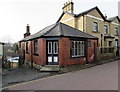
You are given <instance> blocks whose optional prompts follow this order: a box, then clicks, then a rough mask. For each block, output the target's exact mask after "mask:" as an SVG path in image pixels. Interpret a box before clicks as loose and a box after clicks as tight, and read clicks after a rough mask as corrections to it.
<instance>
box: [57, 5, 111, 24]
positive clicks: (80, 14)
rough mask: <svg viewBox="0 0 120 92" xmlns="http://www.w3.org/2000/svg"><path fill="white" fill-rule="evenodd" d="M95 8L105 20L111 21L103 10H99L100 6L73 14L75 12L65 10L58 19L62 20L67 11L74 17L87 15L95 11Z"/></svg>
mask: <svg viewBox="0 0 120 92" xmlns="http://www.w3.org/2000/svg"><path fill="white" fill-rule="evenodd" d="M95 9H96V10H97V11H98V13H99V14H100V15H101V17H102V18H103V20H105V21H108V22H110V21H109V20H107V19H106V18H105V17H104V15H103V14H102V12H101V11H100V10H99V8H98V7H97V6H95V7H93V8H91V9H89V10H86V11H84V12H81V13H79V14H73V13H69V12H67V11H65V12H63V13H62V14H61V16H60V17H59V19H58V20H57V22H59V21H60V19H61V18H62V16H63V15H64V14H65V13H67V14H69V15H71V16H73V17H79V16H83V15H86V14H88V13H89V12H91V11H93V10H95Z"/></svg>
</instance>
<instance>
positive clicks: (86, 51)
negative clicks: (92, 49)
mask: <svg viewBox="0 0 120 92" xmlns="http://www.w3.org/2000/svg"><path fill="white" fill-rule="evenodd" d="M85 45H86V46H85V47H86V48H85V54H86V64H88V39H87V40H86V42H85Z"/></svg>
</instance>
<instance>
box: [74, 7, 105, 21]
mask: <svg viewBox="0 0 120 92" xmlns="http://www.w3.org/2000/svg"><path fill="white" fill-rule="evenodd" d="M95 9H96V10H97V11H98V13H99V14H100V15H101V17H102V18H103V19H104V20H106V18H105V17H104V15H103V14H102V12H101V11H100V10H99V8H98V7H97V6H95V7H93V8H91V9H89V10H87V11H84V12H81V13H79V14H77V15H76V16H82V15H85V14H88V13H89V12H91V11H93V10H95Z"/></svg>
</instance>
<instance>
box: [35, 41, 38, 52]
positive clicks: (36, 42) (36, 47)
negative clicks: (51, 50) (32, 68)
mask: <svg viewBox="0 0 120 92" xmlns="http://www.w3.org/2000/svg"><path fill="white" fill-rule="evenodd" d="M34 54H38V40H35V41H34Z"/></svg>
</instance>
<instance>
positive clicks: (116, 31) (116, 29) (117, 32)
mask: <svg viewBox="0 0 120 92" xmlns="http://www.w3.org/2000/svg"><path fill="white" fill-rule="evenodd" d="M115 35H116V36H118V35H119V30H118V28H117V27H115Z"/></svg>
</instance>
